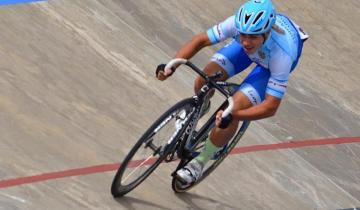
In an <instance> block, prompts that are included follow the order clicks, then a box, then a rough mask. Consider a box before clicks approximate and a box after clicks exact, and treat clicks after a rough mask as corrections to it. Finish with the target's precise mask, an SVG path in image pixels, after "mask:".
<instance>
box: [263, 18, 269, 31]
mask: <svg viewBox="0 0 360 210" xmlns="http://www.w3.org/2000/svg"><path fill="white" fill-rule="evenodd" d="M269 23H270V20H268V21H267V22H266V24H265V26H264V29H266V28H267V27H268V26H269Z"/></svg>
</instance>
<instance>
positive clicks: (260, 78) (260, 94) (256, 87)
mask: <svg viewBox="0 0 360 210" xmlns="http://www.w3.org/2000/svg"><path fill="white" fill-rule="evenodd" d="M269 78H270V71H269V70H268V69H266V68H264V67H262V66H260V65H257V66H256V67H255V68H254V69H253V70H252V71H251V73H250V74H249V75H248V76H247V77H246V78H245V80H244V81H243V82H242V84H241V86H240V87H239V91H241V92H242V93H243V94H244V95H246V96H247V98H248V100H249V101H250V102H251V104H252V105H257V104H260V103H261V102H262V101H264V100H265V91H266V87H267V84H268V81H269Z"/></svg>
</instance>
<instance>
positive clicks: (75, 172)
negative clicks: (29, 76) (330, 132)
mask: <svg viewBox="0 0 360 210" xmlns="http://www.w3.org/2000/svg"><path fill="white" fill-rule="evenodd" d="M356 142H360V137H344V138H334V139H320V140H305V141H291V142H285V143H278V144H266V145H252V146H245V147H236V148H234V149H233V151H232V152H231V154H239V153H248V152H258V151H269V150H278V149H291V148H301V147H310V146H321V145H336V144H349V143H356ZM154 161H155V159H153V158H152V159H150V160H148V161H147V162H146V163H145V164H144V165H149V164H151V163H153V162H154ZM142 162H143V160H136V161H132V162H131V163H130V166H131V167H137V166H139V165H140V164H141V163H142ZM118 168H119V164H118V163H112V164H103V165H97V166H90V167H85V168H77V169H70V170H66V171H58V172H50V173H44V174H39V175H34V176H26V177H19V178H13V179H5V180H0V188H6V187H11V186H17V185H23V184H30V183H34V182H42V181H46V180H52V179H59V178H65V177H71V176H81V175H87V174H94V173H101V172H106V171H113V170H117V169H118Z"/></svg>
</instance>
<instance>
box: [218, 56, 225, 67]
mask: <svg viewBox="0 0 360 210" xmlns="http://www.w3.org/2000/svg"><path fill="white" fill-rule="evenodd" d="M216 61H218V62H219V63H221V64H222V65H223V66H226V61H225V59H224V58H218V57H217V58H216Z"/></svg>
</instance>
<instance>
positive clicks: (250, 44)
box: [240, 34, 264, 54]
mask: <svg viewBox="0 0 360 210" xmlns="http://www.w3.org/2000/svg"><path fill="white" fill-rule="evenodd" d="M240 42H241V44H242V46H243V48H244V50H245V52H246V53H247V54H253V53H254V52H256V50H257V49H259V48H260V47H261V46H262V45H263V43H264V36H262V35H253V34H240Z"/></svg>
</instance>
